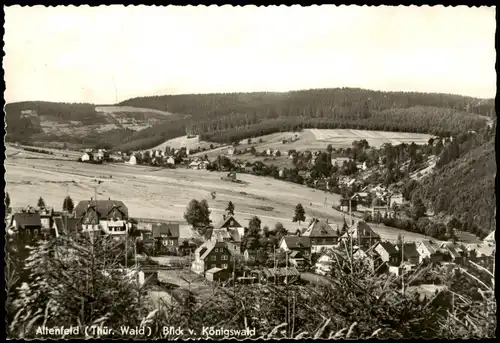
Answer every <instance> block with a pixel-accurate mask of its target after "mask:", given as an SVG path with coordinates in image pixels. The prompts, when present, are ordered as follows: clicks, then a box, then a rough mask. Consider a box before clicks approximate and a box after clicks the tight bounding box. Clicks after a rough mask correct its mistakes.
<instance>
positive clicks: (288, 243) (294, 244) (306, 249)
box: [278, 236, 311, 258]
mask: <svg viewBox="0 0 500 343" xmlns="http://www.w3.org/2000/svg"><path fill="white" fill-rule="evenodd" d="M278 246H279V247H280V249H283V250H284V251H300V252H301V253H302V255H303V256H304V257H307V258H308V257H309V256H310V255H311V239H310V238H309V237H303V236H300V237H299V236H285V237H283V238H282V239H281V241H280V243H279V245H278Z"/></svg>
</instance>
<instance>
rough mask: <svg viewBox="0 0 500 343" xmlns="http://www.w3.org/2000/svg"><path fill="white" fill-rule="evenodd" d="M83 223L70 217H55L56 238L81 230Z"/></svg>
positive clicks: (53, 227)
mask: <svg viewBox="0 0 500 343" xmlns="http://www.w3.org/2000/svg"><path fill="white" fill-rule="evenodd" d="M80 224H81V222H80V219H79V218H73V217H68V216H61V217H55V218H54V223H53V224H52V230H53V231H54V233H55V235H56V237H59V236H60V235H71V234H75V233H76V232H79V231H80V230H81V225H80Z"/></svg>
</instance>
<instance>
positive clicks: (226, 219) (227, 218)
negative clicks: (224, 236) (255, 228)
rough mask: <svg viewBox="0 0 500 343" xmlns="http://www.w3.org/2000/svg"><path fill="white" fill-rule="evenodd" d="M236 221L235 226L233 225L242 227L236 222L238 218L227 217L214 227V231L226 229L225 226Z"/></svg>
mask: <svg viewBox="0 0 500 343" xmlns="http://www.w3.org/2000/svg"><path fill="white" fill-rule="evenodd" d="M231 219H232V220H234V222H235V224H234V225H233V227H242V226H241V225H240V223H238V221H237V220H236V218H234V216H233V215H228V216H226V217H225V218H222V220H221V221H219V222H218V223H217V224H216V225H215V226H214V229H222V228H224V227H225V225H227V224H228V223H229V221H230V220H231Z"/></svg>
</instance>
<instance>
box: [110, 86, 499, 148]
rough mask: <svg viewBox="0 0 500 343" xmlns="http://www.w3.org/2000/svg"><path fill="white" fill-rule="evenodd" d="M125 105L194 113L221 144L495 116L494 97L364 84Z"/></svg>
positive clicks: (411, 128) (195, 126)
mask: <svg viewBox="0 0 500 343" xmlns="http://www.w3.org/2000/svg"><path fill="white" fill-rule="evenodd" d="M119 105H125V106H136V107H147V108H154V109H159V110H163V111H169V112H174V113H184V114H189V115H191V116H192V117H191V120H189V121H188V122H187V123H186V125H187V129H188V131H190V132H191V133H195V134H200V135H201V136H202V138H203V139H206V140H212V141H218V142H229V141H235V140H239V139H244V138H248V137H252V136H259V135H263V134H268V133H272V132H277V131H283V130H287V131H288V130H297V129H302V128H311V127H315V128H354V129H356V128H357V129H371V130H387V131H406V132H422V133H434V134H438V135H448V134H458V133H461V132H465V131H467V130H476V129H479V128H481V127H483V126H484V125H485V123H486V119H487V118H486V117H490V118H493V117H494V115H495V111H494V100H493V99H491V100H484V99H476V98H471V97H464V96H459V95H449V94H433V93H405V92H380V91H372V90H364V89H358V88H335V89H313V90H302V91H292V92H286V93H265V92H260V93H230V94H187V95H164V96H150V97H141V98H133V99H129V100H126V101H124V102H122V103H120V104H119Z"/></svg>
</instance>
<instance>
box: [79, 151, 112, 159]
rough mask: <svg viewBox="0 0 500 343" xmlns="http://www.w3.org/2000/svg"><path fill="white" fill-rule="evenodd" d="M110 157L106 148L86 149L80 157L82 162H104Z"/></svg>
mask: <svg viewBox="0 0 500 343" xmlns="http://www.w3.org/2000/svg"><path fill="white" fill-rule="evenodd" d="M109 158H110V155H109V152H108V151H107V150H106V149H97V150H95V149H86V150H85V152H84V153H83V154H82V156H81V157H80V161H82V162H102V161H107V160H108V159H109Z"/></svg>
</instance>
